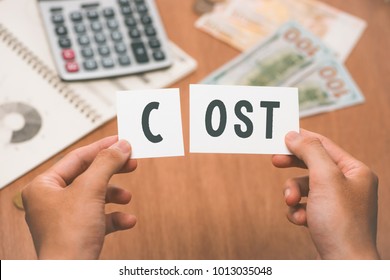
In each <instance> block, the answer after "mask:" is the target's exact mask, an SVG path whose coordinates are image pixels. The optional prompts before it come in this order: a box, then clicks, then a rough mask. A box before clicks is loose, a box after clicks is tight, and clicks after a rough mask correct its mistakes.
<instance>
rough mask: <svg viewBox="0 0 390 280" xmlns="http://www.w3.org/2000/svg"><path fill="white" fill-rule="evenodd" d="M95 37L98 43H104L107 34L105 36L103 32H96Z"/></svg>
mask: <svg viewBox="0 0 390 280" xmlns="http://www.w3.org/2000/svg"><path fill="white" fill-rule="evenodd" d="M94 37H95V41H96V43H98V44H103V43H105V42H106V36H104V34H103V33H96V34H95V36H94Z"/></svg>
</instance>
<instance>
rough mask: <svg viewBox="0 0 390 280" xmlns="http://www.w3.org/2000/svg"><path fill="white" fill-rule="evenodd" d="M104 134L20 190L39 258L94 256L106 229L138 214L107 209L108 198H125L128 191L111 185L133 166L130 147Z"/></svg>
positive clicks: (133, 220)
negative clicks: (112, 211) (118, 175)
mask: <svg viewBox="0 0 390 280" xmlns="http://www.w3.org/2000/svg"><path fill="white" fill-rule="evenodd" d="M117 141H118V140H117V137H116V136H112V137H107V138H104V139H102V140H100V141H98V142H95V143H92V144H90V145H88V146H85V147H81V148H79V149H76V150H74V151H72V152H70V153H69V154H68V155H66V156H65V157H64V158H63V159H62V160H60V161H59V162H57V163H56V164H55V165H54V166H53V167H52V168H50V169H49V170H47V171H46V172H44V173H43V174H41V175H39V176H37V177H36V178H35V179H34V180H33V181H32V182H31V183H30V184H29V185H28V186H27V187H26V188H25V189H24V190H23V192H22V198H23V204H24V208H25V210H26V221H27V224H28V226H29V228H30V232H31V235H32V238H33V241H34V245H35V249H36V251H37V255H38V258H40V259H97V258H98V257H99V254H100V251H101V249H102V246H103V242H104V237H105V235H106V234H109V233H111V232H115V231H118V230H125V229H129V228H132V227H133V226H134V225H135V223H136V218H135V217H134V216H132V215H130V214H126V213H123V212H114V213H110V214H105V209H104V208H105V204H106V203H117V204H127V203H129V202H130V199H131V194H130V193H129V192H128V191H127V190H125V189H122V188H119V187H116V186H112V185H109V180H110V178H111V177H112V176H113V175H114V174H116V173H127V172H131V171H133V170H135V169H136V167H137V161H136V160H130V154H131V147H130V145H129V144H128V143H127V142H126V141H123V140H121V141H119V142H117Z"/></svg>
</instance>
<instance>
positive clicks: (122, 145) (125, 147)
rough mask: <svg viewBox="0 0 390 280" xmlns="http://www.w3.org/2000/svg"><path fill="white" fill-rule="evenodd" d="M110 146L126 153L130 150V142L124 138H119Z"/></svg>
mask: <svg viewBox="0 0 390 280" xmlns="http://www.w3.org/2000/svg"><path fill="white" fill-rule="evenodd" d="M110 148H112V149H117V150H120V151H121V152H122V153H124V154H128V153H129V152H130V149H131V147H130V144H129V142H127V141H126V140H119V141H118V142H116V143H115V144H114V145H112V146H111V147H110Z"/></svg>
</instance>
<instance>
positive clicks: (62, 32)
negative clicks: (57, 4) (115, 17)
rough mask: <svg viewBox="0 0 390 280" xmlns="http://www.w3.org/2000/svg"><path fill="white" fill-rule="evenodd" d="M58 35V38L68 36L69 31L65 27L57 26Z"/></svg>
mask: <svg viewBox="0 0 390 280" xmlns="http://www.w3.org/2000/svg"><path fill="white" fill-rule="evenodd" d="M56 34H57V35H58V36H63V35H66V34H68V29H67V28H66V27H65V26H63V25H60V26H57V27H56Z"/></svg>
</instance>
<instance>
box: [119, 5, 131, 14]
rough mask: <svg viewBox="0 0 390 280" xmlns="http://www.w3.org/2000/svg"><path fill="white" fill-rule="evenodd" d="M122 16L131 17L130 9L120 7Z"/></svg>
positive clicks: (128, 7)
mask: <svg viewBox="0 0 390 280" xmlns="http://www.w3.org/2000/svg"><path fill="white" fill-rule="evenodd" d="M121 12H122V15H125V16H126V15H131V7H130V6H121Z"/></svg>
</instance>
